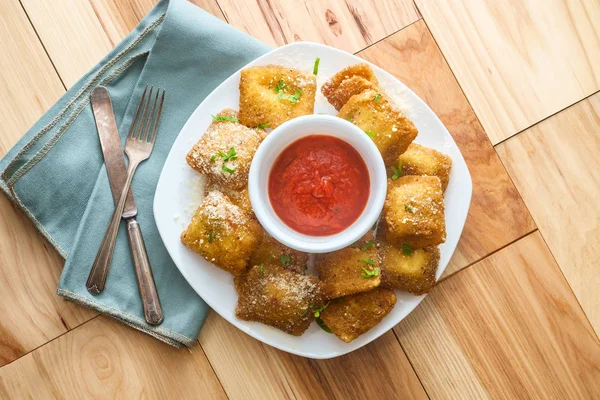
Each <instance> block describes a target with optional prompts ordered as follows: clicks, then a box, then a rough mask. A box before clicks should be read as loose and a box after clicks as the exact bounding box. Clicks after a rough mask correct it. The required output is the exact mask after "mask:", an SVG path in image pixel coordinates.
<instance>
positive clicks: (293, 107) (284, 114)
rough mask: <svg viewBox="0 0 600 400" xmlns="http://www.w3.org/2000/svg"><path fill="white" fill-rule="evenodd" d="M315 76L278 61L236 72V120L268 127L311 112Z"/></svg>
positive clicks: (273, 126)
mask: <svg viewBox="0 0 600 400" xmlns="http://www.w3.org/2000/svg"><path fill="white" fill-rule="evenodd" d="M316 92H317V78H316V77H315V76H314V75H313V74H310V73H307V72H303V71H300V70H297V69H294V68H286V67H283V66H280V65H267V66H256V67H250V68H246V69H243V70H242V71H241V74H240V122H241V123H242V124H244V125H246V126H248V127H251V128H257V127H261V126H266V125H267V124H268V127H269V128H271V129H274V128H277V127H278V126H279V125H281V124H282V123H284V122H285V121H288V120H290V119H292V118H296V117H299V116H301V115H308V114H312V113H313V112H314V106H315V95H316Z"/></svg>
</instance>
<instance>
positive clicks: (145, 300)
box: [127, 218, 163, 325]
mask: <svg viewBox="0 0 600 400" xmlns="http://www.w3.org/2000/svg"><path fill="white" fill-rule="evenodd" d="M127 236H128V237H129V245H130V247H131V253H132V255H133V266H134V267H135V274H136V275H137V281H138V288H139V289H140V296H141V297H142V305H143V307H144V316H145V317H146V322H148V323H149V324H150V325H160V324H161V323H162V322H163V312H162V307H161V305H160V299H159V298H158V292H157V291H156V285H155V284H154V276H153V275H152V268H150V261H148V254H147V253H146V245H145V244H144V238H143V237H142V231H141V229H140V225H139V224H138V223H137V221H136V220H135V218H130V219H128V220H127Z"/></svg>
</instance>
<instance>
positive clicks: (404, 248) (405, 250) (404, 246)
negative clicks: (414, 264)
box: [402, 242, 413, 256]
mask: <svg viewBox="0 0 600 400" xmlns="http://www.w3.org/2000/svg"><path fill="white" fill-rule="evenodd" d="M412 252H413V249H412V247H410V244H408V243H406V242H404V243H402V254H404V255H405V256H410V255H411V254H412Z"/></svg>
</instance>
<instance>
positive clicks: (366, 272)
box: [362, 267, 379, 279]
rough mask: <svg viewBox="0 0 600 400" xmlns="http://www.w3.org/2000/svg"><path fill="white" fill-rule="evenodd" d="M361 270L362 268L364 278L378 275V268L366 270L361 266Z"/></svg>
mask: <svg viewBox="0 0 600 400" xmlns="http://www.w3.org/2000/svg"><path fill="white" fill-rule="evenodd" d="M362 270H363V272H362V277H363V278H365V279H370V278H375V277H376V276H377V275H379V268H374V269H373V270H368V269H366V268H365V267H363V269H362Z"/></svg>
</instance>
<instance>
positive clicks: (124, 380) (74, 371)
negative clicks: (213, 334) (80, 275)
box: [0, 317, 227, 399]
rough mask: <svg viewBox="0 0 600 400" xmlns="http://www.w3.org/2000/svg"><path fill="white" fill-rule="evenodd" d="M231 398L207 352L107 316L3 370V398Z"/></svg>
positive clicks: (0, 389) (0, 377)
mask: <svg viewBox="0 0 600 400" xmlns="http://www.w3.org/2000/svg"><path fill="white" fill-rule="evenodd" d="M198 397H201V398H206V399H226V398H227V397H226V396H225V394H224V392H223V389H222V388H221V385H220V384H219V381H218V379H217V377H216V376H215V374H214V372H213V371H212V369H211V367H210V364H209V363H208V361H207V359H206V357H205V355H204V353H203V352H202V349H201V348H200V347H199V346H196V347H194V348H191V349H185V348H184V349H180V350H176V349H174V348H173V347H171V346H169V345H167V344H164V343H162V342H159V341H158V340H156V339H153V338H151V337H150V336H148V335H145V334H143V333H141V332H137V331H134V330H133V329H131V328H128V327H126V326H124V325H123V324H121V323H119V322H116V321H113V320H111V319H109V318H106V317H98V318H95V319H93V320H92V321H89V322H87V323H86V324H84V325H82V326H81V327H79V328H78V329H75V330H73V331H71V332H68V333H67V334H65V335H63V336H61V337H59V338H58V339H56V340H54V341H52V342H51V343H48V344H47V345H46V346H44V347H42V348H40V349H38V350H36V351H35V352H34V353H31V354H28V355H26V356H25V357H23V358H21V359H19V360H17V361H15V362H13V363H12V364H10V365H7V366H5V367H3V368H2V369H0V398H15V399H17V398H58V399H65V398H72V399H86V398H107V399H115V398H123V399H132V398H154V399H166V398H198Z"/></svg>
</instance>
